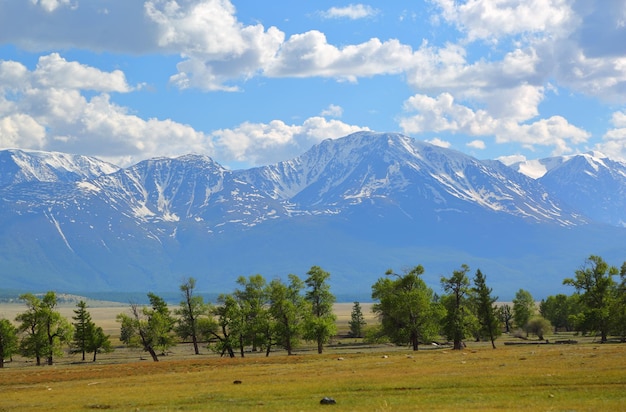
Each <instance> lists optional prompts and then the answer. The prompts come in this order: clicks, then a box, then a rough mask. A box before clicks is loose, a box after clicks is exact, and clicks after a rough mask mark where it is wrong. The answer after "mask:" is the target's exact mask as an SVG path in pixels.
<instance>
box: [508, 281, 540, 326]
mask: <svg viewBox="0 0 626 412" xmlns="http://www.w3.org/2000/svg"><path fill="white" fill-rule="evenodd" d="M535 306H536V305H535V300H534V299H533V296H532V295H531V294H530V292H528V291H527V290H524V289H520V290H518V291H517V293H515V298H514V299H513V322H515V326H516V327H518V328H520V329H524V330H526V329H525V328H526V324H527V323H528V321H529V320H530V318H531V317H533V316H534V315H535V313H536V307H535ZM526 332H527V333H528V331H526Z"/></svg>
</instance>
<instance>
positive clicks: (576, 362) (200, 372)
mask: <svg viewBox="0 0 626 412" xmlns="http://www.w3.org/2000/svg"><path fill="white" fill-rule="evenodd" d="M625 359H626V346H624V345H592V344H582V345H532V346H528V345H523V346H506V347H499V348H498V349H496V350H492V349H490V348H487V347H486V346H482V345H481V346H480V347H478V348H477V349H468V350H465V351H451V350H441V349H438V350H434V349H430V350H423V351H419V352H409V351H408V350H406V349H404V350H401V351H400V350H393V349H390V351H389V352H386V351H384V348H378V350H372V349H371V348H370V349H367V350H364V351H359V350H356V349H355V348H354V347H352V348H351V349H350V350H346V351H345V353H343V354H341V355H338V354H337V353H332V354H324V355H317V354H313V353H310V354H306V355H298V356H289V357H288V356H286V355H272V356H271V357H269V358H265V357H262V356H258V355H255V356H247V357H246V358H235V359H227V358H217V357H215V356H204V355H200V356H197V357H193V358H191V359H184V360H168V359H166V360H165V361H162V362H158V363H154V362H151V361H143V362H132V363H122V364H81V365H60V366H52V367H48V366H46V367H39V368H35V367H32V368H9V369H6V370H4V371H0V410H1V411H36V410H42V411H43V410H45V411H86V410H100V409H102V410H104V409H106V410H113V411H192V410H215V411H224V410H226V411H249V410H268V411H298V410H303V411H306V410H318V409H321V408H328V407H331V406H322V405H320V404H319V401H320V400H321V399H322V398H323V397H325V396H328V397H332V398H333V399H335V400H336V402H337V404H336V405H335V406H332V407H334V408H335V409H336V410H343V411H409V410H442V411H443V410H457V411H458V410H476V411H486V410H518V409H526V410H538V411H552V410H554V411H593V410H597V411H608V410H614V411H617V410H623V408H624V406H625V405H626V368H625V366H626V362H625ZM234 381H241V384H234V383H233V382H234Z"/></svg>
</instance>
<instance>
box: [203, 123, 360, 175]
mask: <svg viewBox="0 0 626 412" xmlns="http://www.w3.org/2000/svg"><path fill="white" fill-rule="evenodd" d="M360 130H369V129H368V128H366V127H365V128H364V127H359V126H355V125H349V124H346V123H344V122H341V121H339V120H334V119H333V120H327V119H326V118H324V117H311V118H308V119H306V120H305V121H304V122H303V123H302V124H301V125H288V124H286V123H284V122H283V121H280V120H274V121H272V122H269V123H243V124H241V125H239V126H237V127H236V128H234V129H222V130H216V131H214V132H213V133H212V137H213V139H214V140H215V145H216V150H217V155H218V156H219V157H220V158H229V159H232V160H235V161H239V162H246V163H250V164H254V165H258V164H269V163H275V162H278V161H281V160H285V159H289V158H292V157H295V156H298V155H300V154H302V153H303V152H304V151H306V150H308V149H310V148H311V146H313V145H315V144H317V143H319V142H321V141H322V140H325V139H334V138H338V137H343V136H346V135H348V134H350V133H354V132H357V131H360Z"/></svg>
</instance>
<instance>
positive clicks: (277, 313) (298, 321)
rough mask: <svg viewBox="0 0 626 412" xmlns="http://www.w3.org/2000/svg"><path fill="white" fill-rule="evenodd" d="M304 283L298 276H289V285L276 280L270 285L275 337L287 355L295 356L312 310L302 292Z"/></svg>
mask: <svg viewBox="0 0 626 412" xmlns="http://www.w3.org/2000/svg"><path fill="white" fill-rule="evenodd" d="M303 288H304V283H303V282H302V280H300V278H299V277H298V276H296V275H293V274H290V275H289V284H285V283H284V282H283V281H281V280H280V279H275V280H273V281H271V282H270V284H269V302H270V308H269V312H270V316H271V318H272V321H273V335H274V337H275V339H276V342H277V343H278V344H279V345H281V346H282V347H283V348H284V349H285V350H286V351H287V354H289V355H291V354H293V350H294V349H295V347H296V346H297V344H298V342H299V340H300V339H301V337H302V328H303V323H304V319H305V316H306V315H307V314H308V313H309V312H310V308H309V306H308V305H307V302H306V301H305V300H304V297H303V296H302V295H301V291H302V289H303Z"/></svg>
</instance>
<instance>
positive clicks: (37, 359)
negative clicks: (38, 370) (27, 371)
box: [35, 354, 41, 366]
mask: <svg viewBox="0 0 626 412" xmlns="http://www.w3.org/2000/svg"><path fill="white" fill-rule="evenodd" d="M35 360H36V363H37V366H39V365H41V356H39V354H37V355H36V356H35Z"/></svg>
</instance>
